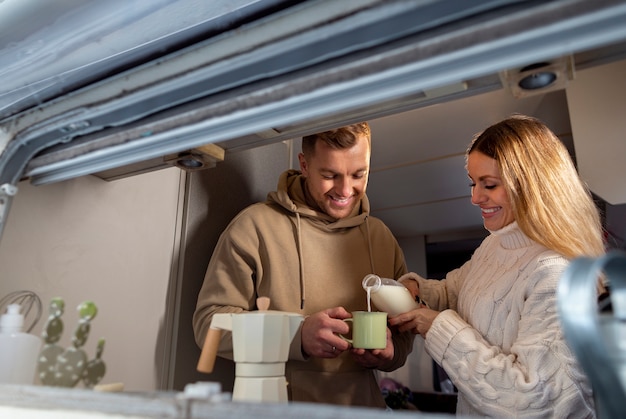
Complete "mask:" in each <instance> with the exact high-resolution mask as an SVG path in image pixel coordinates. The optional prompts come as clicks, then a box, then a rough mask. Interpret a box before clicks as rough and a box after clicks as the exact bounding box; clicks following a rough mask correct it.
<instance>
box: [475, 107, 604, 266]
mask: <svg viewBox="0 0 626 419" xmlns="http://www.w3.org/2000/svg"><path fill="white" fill-rule="evenodd" d="M474 151H479V152H481V153H483V154H485V155H486V156H489V157H491V158H493V159H495V160H496V162H497V164H498V168H499V169H500V176H501V177H502V181H503V184H504V187H505V189H506V192H507V195H508V198H509V202H510V203H511V206H512V209H513V214H514V215H515V220H516V221H517V224H518V225H519V227H520V229H521V230H522V231H523V232H524V233H525V234H526V235H527V236H528V237H530V238H531V239H533V240H534V241H536V242H538V243H540V244H542V245H544V246H545V247H547V248H549V249H552V250H554V251H556V252H558V253H560V254H562V255H563V256H565V257H567V258H569V259H573V258H576V257H583V256H586V257H597V256H600V255H601V254H603V253H604V252H605V245H604V239H603V229H602V224H601V221H600V214H599V211H598V208H597V207H596V205H595V203H594V202H593V199H592V197H591V193H590V191H589V189H588V188H587V186H586V185H585V184H584V183H583V182H582V180H581V179H580V177H579V175H578V172H577V170H576V167H575V166H574V163H573V162H572V159H571V157H570V155H569V152H568V151H567V148H566V147H565V146H564V145H563V143H562V142H561V141H560V140H559V139H558V138H557V136H556V135H554V133H553V132H552V131H550V129H549V128H548V127H547V126H546V125H545V124H543V123H542V122H541V121H539V120H538V119H535V118H532V117H528V116H524V115H513V116H511V117H509V118H507V119H505V120H503V121H500V122H498V123H496V124H494V125H492V126H490V127H489V128H487V129H486V130H484V131H483V132H482V133H480V134H479V135H478V136H477V137H475V139H474V140H473V141H472V143H471V144H470V146H469V148H468V150H467V153H466V160H467V157H468V156H469V154H470V153H472V152H474Z"/></svg>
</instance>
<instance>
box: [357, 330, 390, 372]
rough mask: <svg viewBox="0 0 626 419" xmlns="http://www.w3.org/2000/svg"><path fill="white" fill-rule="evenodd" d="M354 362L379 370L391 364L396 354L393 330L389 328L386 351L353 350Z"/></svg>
mask: <svg viewBox="0 0 626 419" xmlns="http://www.w3.org/2000/svg"><path fill="white" fill-rule="evenodd" d="M351 353H352V356H353V358H354V361H355V362H356V363H357V364H359V365H361V366H362V367H365V368H372V369H379V368H381V367H382V366H383V365H385V364H387V363H388V362H391V361H392V360H393V356H394V354H395V349H394V346H393V341H392V340H391V330H389V328H387V346H386V347H385V349H357V348H353V349H352V350H351Z"/></svg>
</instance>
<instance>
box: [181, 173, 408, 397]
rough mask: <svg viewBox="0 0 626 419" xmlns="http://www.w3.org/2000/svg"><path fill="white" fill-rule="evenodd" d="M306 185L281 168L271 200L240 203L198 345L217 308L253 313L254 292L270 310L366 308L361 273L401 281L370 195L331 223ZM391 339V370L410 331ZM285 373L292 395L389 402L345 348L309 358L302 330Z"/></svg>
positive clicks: (395, 249) (218, 256)
mask: <svg viewBox="0 0 626 419" xmlns="http://www.w3.org/2000/svg"><path fill="white" fill-rule="evenodd" d="M303 184H304V182H303V178H302V177H301V176H300V173H299V172H298V171H295V170H289V171H286V172H284V173H283V174H282V175H281V177H280V179H279V183H278V190H277V191H276V192H271V193H269V194H268V199H267V201H266V202H265V203H259V204H254V205H252V206H250V207H248V208H246V209H244V210H243V211H242V212H241V213H239V214H238V215H237V216H236V217H235V218H234V219H233V220H232V221H231V223H230V224H229V225H228V227H227V228H226V230H225V231H224V232H223V233H222V236H221V237H220V239H219V241H218V243H217V246H216V247H215V250H214V252H213V256H212V258H211V261H210V262H209V266H208V268H207V273H206V276H205V279H204V284H203V286H202V289H201V290H200V294H199V296H198V304H197V307H196V312H195V314H194V319H193V327H194V332H195V336H196V341H197V343H198V345H200V346H201V345H202V343H203V342H204V337H205V335H206V331H207V329H208V327H209V325H210V322H211V317H212V315H213V314H214V313H219V312H231V313H232V312H241V311H247V310H255V309H256V306H255V302H256V299H257V298H258V297H261V296H264V297H269V298H270V301H271V305H270V309H271V310H280V311H285V312H293V313H300V314H303V315H308V314H313V313H316V312H318V311H321V310H325V309H328V308H331V307H336V306H342V307H344V308H345V309H346V310H348V311H355V310H367V298H366V293H365V291H364V290H363V288H362V287H361V280H362V279H363V277H365V275H367V274H369V273H375V274H377V275H379V276H382V277H387V278H399V277H400V276H401V275H402V274H404V273H406V270H407V269H406V265H405V263H404V257H403V255H402V251H401V249H400V247H399V246H398V243H397V241H396V240H395V238H394V237H393V235H392V234H391V232H390V231H389V229H388V228H387V227H386V226H385V225H384V224H383V223H382V222H381V221H380V220H379V219H376V218H374V217H370V216H369V202H368V200H367V197H364V198H363V200H362V202H361V206H360V208H359V207H357V208H356V210H355V213H354V214H353V215H352V216H350V217H347V218H344V219H341V220H335V219H333V218H331V217H329V216H328V215H326V214H324V213H321V212H318V211H316V210H314V209H312V208H310V207H308V206H307V205H306V203H305V202H306V200H305V192H304V189H303ZM393 341H394V346H395V357H394V361H393V363H392V364H391V365H389V366H388V367H387V368H385V370H386V371H392V370H394V369H396V368H398V367H400V366H402V365H403V364H404V362H405V360H406V357H407V355H408V354H409V353H410V352H411V349H412V347H413V335H411V334H409V333H403V334H399V333H395V332H394V333H393ZM219 355H220V356H223V357H226V358H230V359H232V343H231V336H230V334H224V335H223V337H222V342H221V343H220V353H219ZM286 376H287V381H288V383H289V397H290V400H294V401H306V402H322V403H333V404H343V405H361V406H377V407H384V406H385V403H384V400H383V397H382V395H381V392H380V390H379V388H378V384H377V382H376V379H375V376H374V371H372V370H368V369H365V368H363V367H361V366H359V365H357V364H356V363H355V362H354V361H353V360H352V356H351V355H350V353H349V352H344V353H343V354H342V355H340V356H339V357H337V358H334V359H321V358H310V359H304V357H303V355H302V352H301V339H300V334H299V333H298V335H296V337H295V338H294V340H293V342H292V345H291V352H290V360H289V362H288V363H287V366H286Z"/></svg>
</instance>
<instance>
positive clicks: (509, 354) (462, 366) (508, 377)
mask: <svg viewBox="0 0 626 419" xmlns="http://www.w3.org/2000/svg"><path fill="white" fill-rule="evenodd" d="M550 254H551V256H550V257H546V256H545V254H544V255H543V256H542V257H540V258H538V259H536V260H535V261H532V262H530V263H528V264H527V265H526V266H523V265H519V266H514V267H513V268H514V273H513V275H514V276H515V277H513V278H510V277H509V278H508V279H509V281H508V282H510V283H509V284H508V285H505V286H503V285H502V283H506V282H507V278H506V277H505V278H504V279H503V278H499V282H498V281H493V282H489V280H483V282H482V283H481V284H480V285H477V284H473V286H472V288H467V289H464V290H463V292H464V293H467V294H469V296H468V297H469V299H470V300H471V301H472V304H471V309H470V310H469V311H468V312H467V313H466V312H464V311H463V303H462V302H460V306H461V311H460V312H457V311H453V310H445V311H443V312H441V313H440V314H439V315H438V316H437V317H436V319H435V321H434V322H433V324H432V326H431V328H430V330H429V331H428V333H427V335H426V346H425V347H426V351H427V352H428V354H429V355H431V356H432V357H433V359H434V360H435V361H436V362H437V363H438V364H440V365H441V366H442V367H443V368H444V369H445V371H446V372H447V374H448V375H449V376H450V378H451V379H452V381H453V382H454V384H455V385H456V386H457V388H458V390H459V405H458V408H457V414H480V415H487V416H491V417H512V416H515V417H593V415H594V413H593V412H594V411H593V406H592V402H591V398H590V389H589V387H588V385H587V384H586V380H585V378H584V375H582V373H581V370H580V367H579V366H578V364H577V362H576V359H575V357H574V355H573V354H572V353H571V351H570V350H569V349H568V347H567V346H566V344H565V341H564V338H563V335H562V331H561V329H560V324H559V319H558V313H557V304H556V289H557V284H558V280H559V278H560V275H561V273H562V272H563V270H564V269H565V266H566V263H567V261H565V259H563V258H562V257H560V256H554V254H553V253H550ZM509 276H510V275H509ZM472 289H475V291H474V292H472ZM464 297H465V295H464Z"/></svg>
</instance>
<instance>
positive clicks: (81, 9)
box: [0, 0, 626, 235]
mask: <svg viewBox="0 0 626 419" xmlns="http://www.w3.org/2000/svg"><path fill="white" fill-rule="evenodd" d="M625 9H626V7H625V5H624V4H623V2H622V1H617V0H614V1H607V0H602V1H594V2H589V1H586V0H555V1H520V0H517V1H515V0H509V1H507V0H492V1H470V0H467V1H454V0H438V1H401V0H395V1H394V0H387V1H383V0H361V1H341V2H337V1H334V0H327V1H323V0H315V1H305V2H303V1H278V0H274V1H268V0H260V1H244V0H239V1H234V0H223V1H217V0H214V1H212V2H205V1H201V0H179V1H165V0H160V1H152V2H145V1H141V0H138V1H129V0H111V1H107V2H102V1H94V0H92V1H79V0H64V1H58V2H48V1H45V0H40V1H37V0H5V1H4V2H2V3H0V28H2V29H0V48H2V49H1V50H0V69H1V70H0V81H1V83H0V144H2V145H3V152H2V155H1V156H0V185H3V184H16V183H17V182H18V181H19V180H20V179H30V180H31V181H32V182H33V183H35V184H40V183H47V182H54V181H60V180H64V179H69V178H72V177H75V176H81V175H85V174H97V175H99V176H100V177H103V178H106V179H115V178H118V177H123V176H127V175H129V174H133V173H142V172H145V171H147V170H155V169H158V168H162V167H166V166H165V164H164V162H163V156H166V155H170V154H171V153H177V152H182V151H185V150H189V149H193V148H194V147H198V146H201V145H203V144H205V143H211V142H212V143H215V144H217V145H219V146H221V147H222V148H224V149H225V150H226V158H228V153H233V152H237V150H241V149H246V148H250V147H257V146H260V145H264V144H269V143H272V142H276V141H281V140H286V139H292V138H297V137H299V136H301V135H303V134H306V133H310V132H314V131H317V130H321V129H326V128H330V127H334V126H338V125H342V124H345V123H349V122H354V121H357V120H362V119H368V120H371V121H372V126H373V132H374V135H375V140H374V141H375V143H374V147H375V149H376V150H375V152H374V156H373V159H372V177H371V181H370V188H369V190H368V195H369V196H370V199H371V200H372V201H373V206H374V208H380V211H381V214H382V215H383V216H384V218H387V219H388V220H389V221H388V222H392V223H393V221H394V220H395V222H396V223H397V224H399V225H400V224H401V225H402V228H403V229H405V230H404V231H405V232H406V234H408V235H412V234H426V233H433V232H440V231H445V230H446V229H450V228H455V229H456V230H459V229H472V228H475V227H476V223H477V219H478V222H480V220H479V218H478V217H473V216H472V217H471V219H470V218H468V219H467V220H464V219H462V218H459V217H457V216H456V215H455V214H459V208H465V207H464V205H465V206H467V205H468V204H469V202H468V200H467V199H466V197H467V189H466V188H465V189H464V191H463V192H461V191H460V190H459V189H458V188H459V186H458V185H459V183H457V182H452V181H449V180H450V179H453V178H454V179H456V178H457V175H459V176H461V178H462V179H463V180H462V181H461V184H462V185H463V187H464V185H465V183H466V182H465V174H464V173H463V165H462V151H463V150H464V147H465V144H466V143H467V141H468V140H469V138H470V137H471V134H473V133H474V132H476V130H477V127H478V122H481V124H482V123H483V122H486V120H487V119H489V118H487V117H486V116H487V115H486V113H485V112H488V111H489V109H498V112H503V111H504V110H508V109H512V110H515V111H517V112H525V111H527V113H529V114H533V113H536V112H537V109H538V108H541V107H542V106H543V107H544V108H546V105H545V104H546V103H551V104H552V105H554V106H556V107H557V108H558V107H559V106H561V105H562V103H563V92H562V91H558V90H555V91H552V90H550V89H548V90H546V91H545V92H540V93H542V95H541V96H536V97H529V98H525V99H523V100H522V101H521V102H520V101H518V102H515V104H514V105H512V104H511V103H513V102H514V99H512V97H511V92H509V91H507V90H506V86H505V85H504V84H503V79H502V72H503V71H505V70H519V69H520V68H521V67H522V66H524V65H527V64H530V63H535V62H539V61H547V62H551V61H553V60H560V59H562V58H563V57H565V58H566V59H570V60H571V64H572V65H573V66H574V68H584V67H585V66H593V65H597V64H600V63H604V62H609V61H613V60H617V59H621V58H623V57H624V52H625V51H626V47H624V42H625V41H626V33H625V30H624V26H623V22H624V17H625V16H626V10H625ZM568 57H569V58H568ZM443 103H446V104H448V105H449V106H457V107H458V106H464V107H465V110H466V111H467V110H470V112H469V113H468V115H475V116H476V118H475V119H474V118H473V119H472V120H473V121H475V122H474V124H465V123H464V122H462V121H458V122H457V121H454V120H453V121H450V120H447V119H445V116H446V115H451V113H449V112H448V111H443V112H439V113H437V112H436V109H437V106H436V105H438V104H443ZM452 104H454V105H452ZM490 106H491V107H493V108H490ZM547 108H549V107H547ZM422 110H423V111H424V112H425V113H420V114H416V113H415V112H420V111H422ZM483 110H484V111H485V112H483ZM400 115H404V117H402V116H400ZM426 115H428V117H426ZM495 115H496V113H492V114H491V115H488V116H489V117H491V118H492V117H494V116H495ZM498 115H499V114H498ZM481 118H482V119H481ZM567 118H568V116H567V115H557V116H554V121H555V123H558V124H562V123H563V122H564V121H565V124H566V125H567V122H568V121H567ZM411 121H413V122H415V121H420V124H419V125H416V124H415V123H411ZM435 125H436V126H437V127H438V128H437V129H435V131H437V130H438V131H439V132H437V133H436V137H428V141H426V140H423V138H425V136H426V135H427V134H426V133H427V132H431V133H432V131H433V129H432V128H431V126H435ZM480 126H481V127H484V124H482V125H480ZM425 127H428V128H425ZM454 127H456V128H458V129H460V131H455V132H450V130H451V129H452V128H454ZM400 128H401V131H400ZM399 132H402V133H404V134H403V135H399V134H398V133H399ZM406 132H414V133H415V135H414V136H411V137H409V138H408V139H407V135H406ZM568 132H569V131H568V130H567V129H564V132H562V133H564V134H567V133H568ZM433 135H435V134H433ZM441 136H443V138H442V137H441ZM396 140H397V142H395V141H396ZM564 140H565V141H566V142H567V140H568V139H567V135H565V138H564ZM379 144H380V146H379ZM433 144H436V145H437V146H436V147H435V146H433ZM461 144H462V146H461ZM383 145H384V146H383ZM403 152H405V154H404V155H402V154H400V153H403ZM406 153H413V154H408V155H409V156H410V161H407V160H406V159H407V154H406ZM398 156H400V157H401V158H399V157H398ZM413 156H415V157H413ZM403 159H404V160H403ZM413 163H417V164H413ZM390 169H394V170H390ZM403 170H404V172H405V175H406V176H405V177H398V176H397V175H398V173H400V172H401V171H403ZM399 171H400V172H399ZM392 173H393V175H392ZM432 173H445V174H446V175H442V176H441V177H436V178H435V179H436V182H433V183H432V184H430V185H428V184H424V185H418V186H414V185H415V183H414V182H413V183H412V182H406V181H405V182H403V185H404V186H403V188H404V190H402V191H399V192H398V193H396V194H394V195H393V196H388V195H386V194H388V192H389V190H391V189H389V188H387V187H386V185H388V184H389V183H388V182H393V181H394V180H395V179H398V178H400V179H424V178H432V176H430V175H431V174H432ZM385 177H390V179H385ZM461 199H462V200H463V202H465V204H462V203H461V202H457V200H461ZM415 204H419V208H422V209H423V210H424V211H423V212H418V213H417V216H416V212H415V209H416V208H418V207H417V206H416V205H415ZM459 205H460V207H459ZM453 207H454V208H455V209H454V210H452V208H453ZM402 208H409V209H410V210H411V211H410V212H409V211H401V209H402ZM384 211H387V214H384ZM432 213H439V214H440V215H445V214H450V215H449V217H447V218H448V220H447V223H448V224H446V225H445V226H440V225H438V224H437V223H433V222H432V220H433V219H432V218H431V217H430V215H429V214H432ZM469 214H472V212H471V211H470V212H469ZM468 217H470V216H468ZM411 219H414V220H415V219H417V220H419V223H415V222H410V221H411ZM386 221H387V220H386ZM450 223H452V224H455V223H456V224H458V225H451V224H450ZM406 226H410V227H409V231H408V232H407V230H406ZM394 228H395V227H394ZM394 228H392V229H394ZM398 228H400V227H398ZM411 228H413V230H411Z"/></svg>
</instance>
